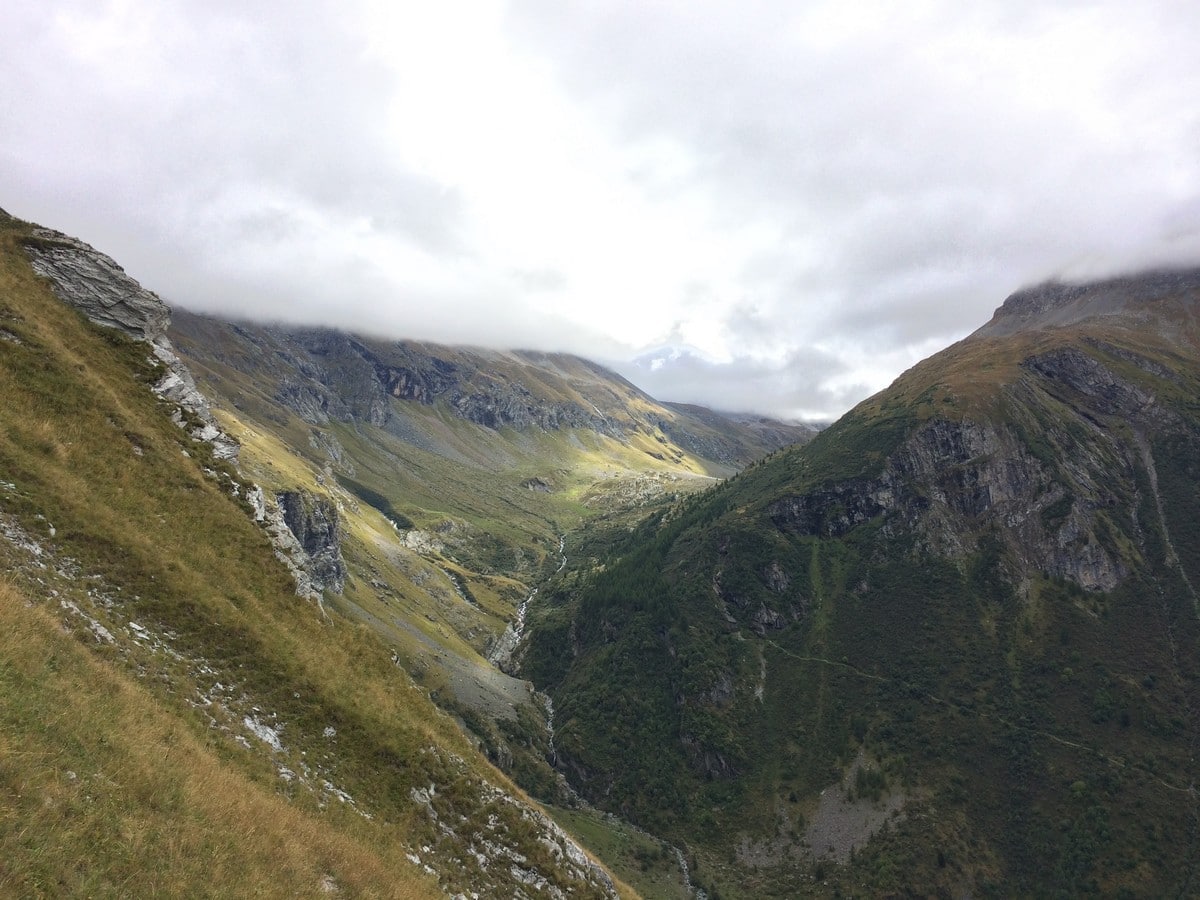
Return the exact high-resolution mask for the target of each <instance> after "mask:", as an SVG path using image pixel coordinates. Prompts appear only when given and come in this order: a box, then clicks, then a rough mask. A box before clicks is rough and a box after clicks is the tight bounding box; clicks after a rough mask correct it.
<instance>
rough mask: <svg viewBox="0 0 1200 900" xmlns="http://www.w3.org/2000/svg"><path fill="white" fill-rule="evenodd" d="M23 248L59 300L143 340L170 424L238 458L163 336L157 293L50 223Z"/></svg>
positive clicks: (220, 455) (164, 314)
mask: <svg viewBox="0 0 1200 900" xmlns="http://www.w3.org/2000/svg"><path fill="white" fill-rule="evenodd" d="M25 251H26V253H27V254H28V256H29V261H30V265H31V266H32V267H33V270H34V271H35V272H37V273H38V274H39V275H41V276H43V277H45V278H47V279H49V280H50V284H51V287H52V288H53V290H54V293H55V294H56V295H57V296H58V298H59V299H60V300H62V301H63V302H64V303H67V304H69V305H71V306H74V307H75V308H76V309H78V310H79V311H80V312H81V313H83V314H84V315H85V316H87V318H88V319H90V320H91V321H92V322H94V323H95V324H97V325H101V326H104V327H106V328H115V329H117V330H118V331H121V332H123V333H124V334H127V335H129V336H130V337H132V338H134V339H135V340H139V341H145V342H147V343H148V344H149V345H150V348H151V350H152V351H153V353H154V356H155V358H156V359H157V360H158V362H160V363H161V364H162V365H163V367H164V369H165V374H164V375H163V376H162V378H161V379H159V381H158V382H157V383H156V384H155V385H154V392H155V393H156V394H158V395H159V396H160V397H163V398H165V399H167V400H169V401H171V402H172V403H173V404H175V412H174V413H173V416H172V417H173V418H174V420H175V424H177V425H179V426H180V427H181V428H185V429H187V431H188V433H189V434H190V435H191V436H192V437H193V438H194V439H195V440H197V441H203V442H205V443H207V444H210V445H211V446H212V450H213V456H215V457H216V458H217V459H224V460H229V461H232V462H236V461H237V456H238V450H239V446H238V443H237V441H236V440H234V439H233V438H232V437H230V436H229V435H228V434H226V433H225V432H224V431H222V430H221V428H220V426H219V425H218V424H217V421H216V419H215V418H213V414H212V409H211V408H210V407H209V403H208V399H207V398H206V397H205V396H204V395H203V394H201V393H200V391H199V389H197V387H196V381H195V379H194V378H193V377H192V373H191V372H190V371H189V370H188V368H187V366H186V365H184V363H183V361H182V360H181V359H180V358H179V357H178V356H177V355H176V353H175V348H174V347H173V346H172V345H171V341H170V339H169V338H168V337H167V327H168V326H169V325H170V324H171V310H170V308H169V307H168V306H167V305H166V304H165V303H163V301H162V300H161V299H159V297H158V295H157V294H155V293H153V292H151V291H148V290H146V289H145V288H144V287H142V286H141V285H140V284H138V283H137V282H136V281H135V280H134V279H132V278H130V277H129V276H128V275H127V274H126V273H125V270H124V269H122V268H121V267H120V266H119V265H117V264H116V263H115V262H114V261H113V260H112V259H111V258H110V257H108V256H105V255H104V254H103V253H101V252H100V251H99V250H96V249H95V248H93V247H91V246H89V245H88V244H85V243H84V242H83V241H80V240H78V239H76V238H73V237H70V236H68V235H65V234H63V233H61V232H58V231H52V230H51V229H49V228H35V229H34V230H33V236H32V237H30V238H28V239H27V240H26V242H25Z"/></svg>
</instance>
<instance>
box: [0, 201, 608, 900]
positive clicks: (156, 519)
mask: <svg viewBox="0 0 1200 900" xmlns="http://www.w3.org/2000/svg"><path fill="white" fill-rule="evenodd" d="M26 234H27V232H26V226H24V225H23V224H21V223H17V222H14V221H11V220H9V221H5V222H4V223H3V224H0V397H2V398H3V401H2V402H0V530H2V531H3V534H4V536H5V537H4V539H3V540H0V557H2V563H3V569H4V571H5V572H6V573H7V575H6V581H5V582H4V583H3V585H2V586H0V617H2V620H3V625H2V626H0V634H2V637H0V723H2V729H0V750H2V752H0V892H3V893H9V894H16V895H38V894H45V895H52V896H53V895H92V896H105V895H109V896H145V895H156V894H157V895H193V896H195V895H213V896H238V895H248V894H257V893H261V894H266V895H273V896H305V895H317V894H321V893H327V892H330V891H339V890H340V891H343V892H345V893H348V894H352V895H368V896H369V895H374V896H431V895H436V894H438V893H439V892H440V891H442V890H449V891H450V892H451V893H453V892H455V891H459V890H462V891H471V890H474V891H477V892H479V893H480V894H481V895H484V896H511V895H513V893H514V892H515V891H516V889H517V886H518V884H519V883H520V878H521V877H524V876H519V875H518V874H515V873H517V872H518V870H521V871H524V872H526V873H533V875H534V876H536V877H537V878H542V879H545V881H546V883H547V884H551V885H557V886H558V887H560V888H561V889H563V890H566V889H570V890H572V891H573V893H574V895H575V896H586V895H593V894H596V893H597V888H596V887H595V885H594V884H591V883H586V882H584V881H582V880H579V878H577V877H576V876H575V875H573V874H572V873H571V871H569V870H568V869H567V868H566V867H565V866H564V865H563V864H562V862H561V856H556V855H555V852H554V851H552V848H551V847H550V845H549V844H547V843H546V841H544V840H543V838H544V837H546V835H547V832H546V828H545V826H544V825H543V824H542V822H541V820H540V819H539V818H538V817H537V816H536V815H534V814H532V813H530V812H529V811H528V807H526V806H525V805H523V801H520V800H518V801H517V802H512V801H510V800H509V799H508V798H509V797H517V798H520V797H521V796H522V795H521V793H520V791H519V790H517V789H516V788H515V787H514V786H512V785H511V783H510V782H509V781H508V780H507V779H506V778H505V777H504V776H503V775H501V774H500V773H499V772H498V771H497V770H495V769H494V768H492V766H491V765H489V764H488V763H487V762H486V761H485V760H484V759H483V758H482V757H481V756H480V754H479V753H478V751H477V749H476V745H475V743H474V742H472V741H469V740H468V739H467V738H466V737H464V735H463V733H462V732H461V730H460V729H459V728H458V727H457V726H456V725H455V724H454V722H453V720H452V719H451V718H449V717H448V716H446V715H445V714H443V713H442V712H440V711H439V710H438V709H437V708H436V707H435V705H434V704H433V703H432V702H431V701H430V699H429V693H428V690H426V689H424V688H421V687H420V686H418V685H416V684H415V683H414V682H413V680H412V679H411V678H410V677H409V675H408V674H407V673H406V672H405V671H404V669H403V668H401V667H400V666H398V665H397V664H396V656H395V652H394V650H393V648H392V647H391V646H389V644H388V643H387V642H385V640H383V639H381V637H380V634H379V632H378V631H377V630H375V629H372V628H368V627H363V626H361V625H356V624H354V623H353V622H352V621H349V620H347V619H345V618H342V617H339V616H334V617H332V618H331V619H325V618H323V617H322V616H321V615H320V614H319V612H318V610H317V608H316V607H315V606H314V605H312V604H310V603H307V602H304V601H301V600H298V599H297V598H296V596H295V594H294V584H293V583H292V581H291V579H290V577H289V575H288V574H287V572H286V571H285V570H284V568H283V567H282V565H281V564H279V563H278V562H277V561H276V560H275V558H274V556H273V554H272V551H271V548H270V546H269V544H268V541H267V539H266V536H265V535H264V534H263V532H262V530H261V529H260V528H259V527H258V526H256V525H255V524H254V523H253V522H252V521H251V519H250V517H249V516H248V515H247V510H246V509H244V508H243V506H242V505H241V503H240V502H238V501H237V500H235V499H234V498H233V497H231V496H230V495H229V492H228V487H227V485H228V483H229V478H231V477H232V478H237V475H236V473H234V472H232V471H230V470H229V469H228V467H227V466H224V465H223V464H222V463H220V462H218V461H216V460H214V459H213V458H212V457H211V454H210V453H209V452H208V450H207V449H206V446H205V445H203V444H199V443H196V442H193V441H191V440H190V439H189V438H188V437H187V436H186V435H185V434H184V432H183V431H182V430H181V429H179V428H177V427H176V426H175V425H174V424H172V422H171V421H170V418H169V410H168V409H167V408H166V405H165V404H164V403H163V402H162V401H159V400H158V399H156V398H155V397H154V395H153V394H152V393H151V392H150V391H149V389H148V387H149V384H150V383H151V382H152V381H153V380H154V379H155V378H156V377H157V376H158V375H159V374H160V373H159V371H158V370H157V367H156V365H155V364H154V363H152V362H150V360H149V353H148V352H147V349H146V347H145V346H144V345H140V344H136V343H134V342H132V341H130V340H128V339H126V338H124V337H122V336H120V335H119V334H116V333H114V332H111V331H106V330H102V329H99V328H96V327H94V326H92V325H90V324H88V323H87V322H85V321H84V320H83V319H82V317H80V316H79V315H78V314H77V313H76V312H74V311H73V310H70V309H68V308H67V307H65V306H64V305H63V304H61V303H60V302H59V301H58V300H57V299H56V298H55V297H54V296H53V295H52V294H51V293H50V291H49V289H48V287H47V286H46V285H45V284H44V283H43V282H42V281H41V280H40V279H38V278H37V277H36V276H35V275H34V274H33V272H32V271H31V269H30V268H29V265H28V263H27V261H26V259H25V257H24V254H23V253H22V252H21V249H20V245H21V241H22V240H23V239H24V236H25V235H26ZM266 455H268V454H265V453H264V456H266ZM270 455H271V458H272V460H273V461H274V462H275V463H276V464H277V465H284V466H290V465H291V463H290V462H288V460H287V457H286V456H284V455H281V454H270ZM222 473H224V474H222ZM284 474H286V475H288V476H292V477H296V478H302V477H305V476H306V473H305V472H301V471H300V470H294V471H290V472H286V473H283V472H281V477H282V476H283V475H284ZM355 527H356V534H358V535H359V537H358V540H360V541H363V542H364V543H365V542H366V541H367V539H368V538H369V537H370V531H369V530H364V529H367V526H362V527H361V528H360V527H359V526H355ZM372 527H381V526H380V524H379V522H374V525H373V526H372ZM504 593H505V592H504V588H503V585H502V584H501V585H500V586H499V587H497V588H496V589H495V590H494V591H493V595H494V596H493V597H492V602H493V603H499V601H498V600H497V599H495V598H497V597H499V596H500V595H502V594H504ZM435 627H436V626H435ZM483 842H488V846H491V847H493V848H495V847H503V848H508V849H509V850H511V852H512V853H513V854H515V855H514V856H513V857H511V858H505V859H502V860H500V859H498V860H495V861H494V862H489V861H487V860H486V859H485V858H483V857H481V856H480V855H479V854H480V851H481V849H482V848H484V847H485V844H484V843H483ZM486 852H492V851H486ZM496 852H500V851H496ZM557 852H559V853H561V851H557ZM518 857H519V858H520V862H517V861H516V860H517V858H518ZM481 859H482V860H483V861H481ZM531 877H532V876H531Z"/></svg>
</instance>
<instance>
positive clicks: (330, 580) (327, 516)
mask: <svg viewBox="0 0 1200 900" xmlns="http://www.w3.org/2000/svg"><path fill="white" fill-rule="evenodd" d="M277 500H278V503H279V510H280V512H281V513H282V515H283V521H284V522H285V523H286V524H287V527H288V530H289V531H291V533H292V534H293V535H294V536H295V538H296V542H297V543H298V544H299V545H300V547H301V548H302V549H303V551H304V553H305V554H306V556H307V557H308V560H307V564H306V565H305V566H304V569H305V570H306V571H307V573H308V575H309V578H310V579H311V581H312V585H313V587H314V588H316V589H317V590H318V591H323V590H329V591H333V592H334V593H335V594H340V593H341V592H342V589H343V588H344V587H345V584H346V564H345V562H344V561H343V560H342V551H341V520H340V518H339V517H338V511H337V506H335V505H334V503H333V501H332V500H329V499H328V498H325V497H316V496H313V495H312V494H310V493H308V492H307V491H281V492H280V493H279V494H278V495H277Z"/></svg>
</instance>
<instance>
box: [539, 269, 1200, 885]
mask: <svg viewBox="0 0 1200 900" xmlns="http://www.w3.org/2000/svg"><path fill="white" fill-rule="evenodd" d="M1197 398H1200V271H1196V270H1189V271H1179V272H1160V273H1149V274H1144V275H1138V276H1131V277H1127V278H1120V279H1112V280H1108V281H1104V282H1098V283H1094V284H1086V285H1061V284H1048V285H1043V286H1040V287H1036V288H1033V289H1030V290H1025V291H1021V292H1018V293H1017V294H1014V295H1013V296H1012V297H1010V298H1009V299H1008V300H1006V301H1005V303H1004V304H1003V305H1002V306H1001V307H1000V309H998V310H997V312H996V314H995V316H994V318H993V319H992V321H991V322H990V323H988V324H987V325H985V326H984V327H983V328H981V329H980V330H979V331H977V332H976V333H975V334H973V335H971V336H970V337H969V338H967V339H965V340H963V341H961V342H959V343H958V344H956V345H954V346H952V347H950V348H948V349H946V350H945V351H943V352H941V353H939V354H936V355H935V356H933V357H931V358H930V359H928V360H926V361H924V362H922V363H920V364H919V365H917V366H915V367H914V368H912V369H911V370H909V371H908V372H906V373H904V375H902V376H901V377H900V378H899V379H897V381H896V382H895V383H894V384H893V385H892V386H891V387H889V388H888V389H887V390H885V391H883V392H881V393H879V394H877V395H876V396H874V397H872V398H870V399H869V400H867V401H865V402H864V403H862V404H860V405H859V406H858V407H856V408H855V409H854V410H852V411H851V412H850V413H848V414H847V415H846V416H845V417H843V418H842V419H841V420H840V421H839V422H837V423H835V424H834V425H833V426H831V427H830V428H828V429H826V430H824V431H822V432H821V433H820V434H819V435H817V437H816V438H814V439H813V440H812V441H811V442H810V443H808V444H806V445H804V446H798V447H790V448H787V449H785V450H782V451H780V452H778V453H776V454H773V455H772V456H771V457H769V458H768V459H766V460H764V461H761V462H759V463H756V464H754V465H752V466H750V467H749V468H748V469H747V470H746V471H744V472H742V473H741V474H739V475H737V476H736V477H734V478H733V479H731V480H729V481H727V482H725V483H723V484H721V485H719V486H717V487H715V488H714V489H712V490H710V491H708V492H706V493H704V494H702V495H698V496H693V497H689V498H687V499H684V500H682V501H681V502H680V503H678V504H677V505H676V506H675V507H674V508H673V509H671V510H669V511H665V512H663V513H661V514H657V515H655V516H653V517H651V518H650V519H649V520H647V521H645V522H644V523H642V524H641V525H640V526H639V527H637V528H636V529H635V530H634V531H633V533H632V534H629V533H623V532H622V531H620V530H616V529H613V530H608V531H604V530H602V529H593V530H592V531H591V532H590V536H589V538H588V539H587V541H586V542H583V543H581V551H584V552H581V553H580V554H579V556H578V557H577V558H576V562H577V565H575V566H568V567H567V568H566V569H565V570H564V571H563V572H562V573H561V574H560V575H559V576H557V578H556V580H554V581H552V582H551V583H549V584H547V585H545V586H543V589H542V591H541V593H540V594H539V597H538V602H537V603H536V604H534V605H533V606H532V607H531V609H530V611H529V616H528V618H529V627H528V631H527V633H528V638H527V640H526V643H525V645H524V646H523V647H522V648H521V649H519V650H518V652H517V657H518V659H520V660H521V661H522V669H521V671H522V672H523V673H524V674H526V675H527V676H528V677H531V678H532V679H533V680H534V682H535V684H536V685H537V686H538V687H539V688H540V689H541V690H544V691H546V692H547V693H548V694H549V695H550V696H551V697H552V698H553V702H554V708H555V710H556V720H555V747H556V751H557V759H558V764H559V766H560V768H561V769H562V770H563V771H565V772H567V773H569V775H570V777H571V779H572V781H573V783H574V784H575V785H576V786H577V787H578V788H579V790H580V791H581V792H582V793H583V794H584V795H585V796H587V797H588V798H589V799H591V800H592V801H593V802H595V803H596V804H598V805H600V806H602V807H604V808H606V809H610V810H612V811H614V812H618V813H620V814H622V815H627V816H630V817H632V818H633V819H634V820H635V821H637V822H639V823H640V824H642V825H643V826H644V827H646V828H648V829H650V830H651V831H654V832H656V833H658V834H662V835H665V836H667V837H669V838H670V839H671V840H672V841H674V842H675V843H677V844H680V845H684V846H687V847H688V848H689V849H690V851H691V852H692V854H693V855H694V857H695V861H696V862H697V863H698V869H697V870H696V871H695V872H694V873H693V875H694V879H695V881H696V883H698V884H703V885H704V886H705V887H706V888H707V889H708V890H709V894H710V896H715V895H717V894H719V895H720V896H722V897H740V896H741V897H764V896H795V895H796V894H798V893H801V892H805V893H807V892H815V893H818V894H826V893H832V894H838V893H841V894H842V895H845V894H846V893H863V892H865V893H866V894H868V895H875V896H879V895H888V896H901V895H921V896H928V895H938V896H1077V895H1079V894H1081V893H1102V894H1105V895H1112V896H1191V895H1193V894H1195V893H1196V892H1197V891H1200V870H1198V867H1200V794H1198V792H1197V784H1196V777H1197V773H1198V772H1200V768H1198V767H1197V761H1196V752H1197V748H1198V747H1200V596H1198V595H1197V586H1200V489H1198V488H1197V484H1198V483H1200V400H1198V399H1197Z"/></svg>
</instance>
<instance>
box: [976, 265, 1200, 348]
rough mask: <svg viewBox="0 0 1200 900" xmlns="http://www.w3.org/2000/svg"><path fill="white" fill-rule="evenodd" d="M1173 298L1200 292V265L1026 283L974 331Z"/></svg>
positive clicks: (1042, 323)
mask: <svg viewBox="0 0 1200 900" xmlns="http://www.w3.org/2000/svg"><path fill="white" fill-rule="evenodd" d="M1172 298H1175V299H1178V300H1180V301H1184V302H1188V303H1191V302H1194V301H1195V300H1196V299H1197V298H1200V268H1189V269H1166V270H1155V271H1149V272H1142V273H1139V274H1135V275H1122V276H1118V277H1115V278H1107V279H1103V280H1100V281H1092V282H1085V283H1070V282H1063V281H1058V280H1052V281H1047V282H1043V283H1042V284H1039V285H1035V286H1033V287H1028V288H1022V289H1021V290H1019V291H1016V292H1015V293H1013V294H1010V295H1009V297H1008V298H1007V299H1006V300H1005V301H1004V303H1003V304H1001V306H1000V308H999V309H997V310H996V312H995V313H994V314H993V316H992V319H991V321H990V322H988V323H987V324H986V325H984V326H983V327H982V328H980V329H978V330H977V331H976V332H975V333H974V334H973V335H972V337H1004V336H1006V335H1010V334H1015V333H1017V332H1019V331H1033V330H1038V329H1043V328H1061V327H1063V326H1066V325H1074V324H1077V323H1079V322H1082V321H1084V320H1087V319H1097V318H1108V317H1115V318H1128V317H1135V318H1139V319H1140V318H1142V317H1143V316H1144V315H1145V313H1146V312H1148V309H1147V307H1149V306H1151V305H1152V304H1157V303H1159V302H1161V301H1164V300H1169V299H1172Z"/></svg>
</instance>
